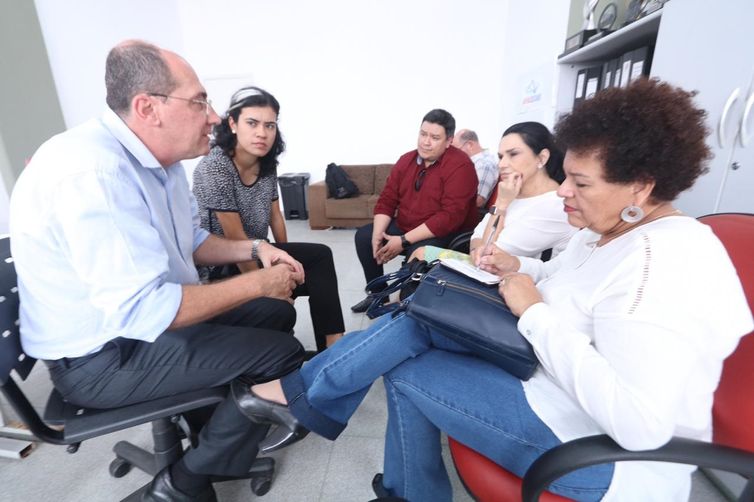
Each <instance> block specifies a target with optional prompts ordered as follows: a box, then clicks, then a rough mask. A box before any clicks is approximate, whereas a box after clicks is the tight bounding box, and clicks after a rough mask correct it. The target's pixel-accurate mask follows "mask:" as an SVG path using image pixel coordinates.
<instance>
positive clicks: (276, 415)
mask: <svg viewBox="0 0 754 502" xmlns="http://www.w3.org/2000/svg"><path fill="white" fill-rule="evenodd" d="M230 392H231V394H232V395H233V400H234V401H235V402H236V406H238V409H239V410H241V413H243V414H244V415H246V416H247V417H249V420H251V421H252V422H255V423H258V424H278V425H279V427H278V428H277V430H275V431H274V432H273V433H272V434H270V436H268V438H269V441H268V440H267V438H266V439H264V440H263V441H262V442H261V443H260V444H259V448H260V451H262V452H263V453H268V452H271V451H275V450H279V449H280V448H283V447H285V446H288V445H289V444H292V443H295V442H296V441H298V440H300V439H303V438H304V437H306V435H307V434H308V433H309V431H308V430H307V429H306V428H305V427H304V426H303V425H301V424H300V423H299V422H298V419H297V418H296V417H294V416H293V414H292V413H291V410H289V409H288V407H287V406H283V405H282V404H279V403H275V402H273V401H268V400H267V399H262V398H261V397H259V396H257V395H256V394H254V393H253V392H252V391H251V389H250V388H249V386H248V385H247V384H245V383H243V382H241V381H240V380H238V379H236V380H233V381H232V382H231V383H230ZM278 431H279V432H278ZM273 436H274V437H273Z"/></svg>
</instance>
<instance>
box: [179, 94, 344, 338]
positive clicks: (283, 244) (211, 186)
mask: <svg viewBox="0 0 754 502" xmlns="http://www.w3.org/2000/svg"><path fill="white" fill-rule="evenodd" d="M279 113H280V104H279V103H278V101H277V99H275V97H274V96H273V95H272V94H270V93H269V92H267V91H265V90H263V89H260V88H258V87H244V88H242V89H240V90H238V91H237V92H236V93H235V94H233V97H232V98H231V102H230V107H229V108H228V110H227V112H226V113H225V115H224V116H223V117H222V121H221V122H220V124H218V125H216V126H215V128H214V131H213V132H214V136H215V139H214V145H213V148H212V149H211V150H210V152H209V155H207V156H206V157H204V158H203V159H202V160H201V162H199V165H198V166H197V167H196V169H195V170H194V185H193V191H194V195H195V196H196V200H197V203H198V204H199V214H200V217H201V225H202V227H203V228H205V229H207V230H208V231H210V232H212V233H213V234H217V235H223V236H225V237H228V238H230V239H239V240H240V239H254V240H259V241H261V240H266V239H267V234H268V231H269V230H272V236H273V237H274V239H275V244H274V245H275V246H276V247H278V248H280V249H282V250H284V251H286V252H287V253H288V254H289V255H291V256H292V257H293V258H295V259H296V260H298V261H299V262H301V264H302V266H303V267H304V274H305V279H306V282H304V284H302V285H300V286H298V287H297V288H296V290H295V291H294V298H295V297H297V296H307V295H308V296H309V308H310V312H311V316H312V326H313V328H314V338H315V341H316V344H317V350H318V351H320V352H321V351H322V350H324V349H325V348H326V347H328V346H329V345H331V344H332V343H334V342H335V341H336V340H337V339H339V338H340V337H341V336H342V334H343V331H344V330H345V327H344V324H343V312H342V310H341V306H340V298H339V296H338V279H337V276H336V275H335V266H334V264H333V257H332V251H331V250H330V248H329V247H327V246H325V245H324V244H315V243H308V242H307V243H303V242H288V234H287V232H286V228H285V220H284V219H283V215H282V213H281V211H280V204H279V196H278V190H277V166H278V157H279V156H280V154H281V153H283V151H285V142H284V141H283V136H282V135H281V133H280V129H279V127H278V114H279ZM256 266H257V265H256V264H255V263H253V262H244V263H238V264H237V265H231V266H229V267H209V268H207V269H205V270H203V275H204V276H205V277H206V278H208V279H220V278H223V277H227V276H229V275H235V274H238V273H239V272H245V271H247V270H252V269H254V268H256Z"/></svg>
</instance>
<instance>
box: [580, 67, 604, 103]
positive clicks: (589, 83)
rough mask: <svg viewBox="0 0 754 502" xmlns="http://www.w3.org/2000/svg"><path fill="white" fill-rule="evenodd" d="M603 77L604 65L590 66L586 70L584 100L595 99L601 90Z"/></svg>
mask: <svg viewBox="0 0 754 502" xmlns="http://www.w3.org/2000/svg"><path fill="white" fill-rule="evenodd" d="M601 77H602V65H599V66H590V67H589V68H587V69H586V83H585V84H584V99H590V98H592V97H594V95H595V93H596V92H597V91H599V90H600V78H601Z"/></svg>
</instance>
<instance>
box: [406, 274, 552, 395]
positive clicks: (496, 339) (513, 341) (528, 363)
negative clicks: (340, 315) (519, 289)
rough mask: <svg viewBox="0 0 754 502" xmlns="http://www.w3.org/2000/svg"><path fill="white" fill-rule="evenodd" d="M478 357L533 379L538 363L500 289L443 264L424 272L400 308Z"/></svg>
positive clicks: (517, 374) (516, 375) (521, 377)
mask: <svg viewBox="0 0 754 502" xmlns="http://www.w3.org/2000/svg"><path fill="white" fill-rule="evenodd" d="M403 308H405V309H406V314H407V315H408V316H410V317H412V318H414V319H416V320H417V321H419V322H421V323H422V324H425V325H427V326H430V327H432V328H434V329H435V330H436V331H438V332H440V333H442V334H444V335H445V336H448V337H450V338H452V339H454V340H455V341H457V342H458V343H460V344H461V345H464V346H465V347H467V348H469V349H470V350H471V351H472V352H473V353H474V354H476V355H477V356H479V357H481V358H482V359H486V360H487V361H490V362H491V363H493V364H495V365H497V366H499V367H500V368H502V369H504V370H505V371H507V372H508V373H510V374H511V375H513V376H515V377H518V378H520V379H521V380H528V379H529V378H530V377H531V376H532V374H534V371H535V370H536V369H537V365H538V364H539V361H537V356H536V355H535V354H534V349H533V348H532V346H531V344H529V342H528V341H527V340H526V339H525V338H524V337H523V336H522V335H521V333H519V332H518V328H517V326H516V325H517V323H518V318H517V317H516V316H515V315H513V314H512V313H511V311H510V309H508V306H507V305H506V304H505V302H504V301H503V299H502V297H501V296H500V294H499V293H498V289H497V285H488V284H483V283H481V282H479V281H476V280H474V279H471V278H470V277H466V276H465V275H463V274H461V273H458V272H456V271H454V270H452V269H450V268H447V267H444V266H442V265H436V266H434V267H433V268H432V269H431V270H429V272H427V273H425V274H424V275H423V276H422V278H421V281H420V282H419V287H418V288H417V289H416V292H415V293H414V295H413V296H412V297H410V298H408V299H407V300H406V301H405V302H404V305H403V306H402V308H401V310H402V309H403Z"/></svg>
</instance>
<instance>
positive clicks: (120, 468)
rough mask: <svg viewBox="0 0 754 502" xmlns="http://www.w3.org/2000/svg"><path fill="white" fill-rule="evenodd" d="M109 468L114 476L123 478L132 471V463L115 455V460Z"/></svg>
mask: <svg viewBox="0 0 754 502" xmlns="http://www.w3.org/2000/svg"><path fill="white" fill-rule="evenodd" d="M109 470H110V475H111V476H112V477H114V478H122V477H123V476H125V475H126V474H128V473H129V472H131V464H130V463H129V462H128V461H126V460H124V459H122V458H120V457H115V460H113V461H112V462H110V467H109Z"/></svg>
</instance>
